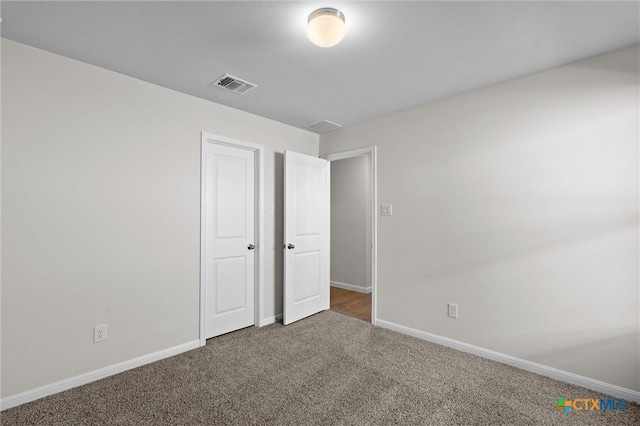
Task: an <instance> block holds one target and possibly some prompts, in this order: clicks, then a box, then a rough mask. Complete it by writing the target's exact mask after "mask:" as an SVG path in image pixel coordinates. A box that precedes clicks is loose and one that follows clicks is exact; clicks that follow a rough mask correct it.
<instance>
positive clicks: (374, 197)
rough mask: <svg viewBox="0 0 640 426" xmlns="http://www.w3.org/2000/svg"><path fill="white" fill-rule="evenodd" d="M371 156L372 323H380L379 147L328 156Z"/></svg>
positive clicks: (332, 159) (329, 157) (335, 158)
mask: <svg viewBox="0 0 640 426" xmlns="http://www.w3.org/2000/svg"><path fill="white" fill-rule="evenodd" d="M367 154H371V192H372V194H371V323H372V324H373V325H376V323H377V322H378V296H377V294H378V293H377V288H378V273H377V271H378V214H377V213H378V208H377V206H378V147H377V146H369V147H366V148H359V149H353V150H351V151H344V152H338V153H335V154H327V155H326V156H325V159H326V160H328V161H330V162H331V161H336V160H344V159H345V158H353V157H360V156H363V155H367Z"/></svg>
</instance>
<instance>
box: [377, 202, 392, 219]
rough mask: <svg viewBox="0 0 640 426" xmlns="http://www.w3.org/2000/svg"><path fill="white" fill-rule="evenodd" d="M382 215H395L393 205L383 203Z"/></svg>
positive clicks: (381, 207)
mask: <svg viewBox="0 0 640 426" xmlns="http://www.w3.org/2000/svg"><path fill="white" fill-rule="evenodd" d="M380 216H393V205H392V204H382V205H381V206H380Z"/></svg>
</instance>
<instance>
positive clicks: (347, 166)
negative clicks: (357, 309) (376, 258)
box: [331, 155, 371, 292]
mask: <svg viewBox="0 0 640 426" xmlns="http://www.w3.org/2000/svg"><path fill="white" fill-rule="evenodd" d="M331 281H332V282H336V281H337V282H338V283H342V284H348V285H352V286H355V287H357V288H359V289H360V291H369V292H370V291H371V157H370V155H366V156H360V157H353V158H346V159H343V160H336V161H332V162H331Z"/></svg>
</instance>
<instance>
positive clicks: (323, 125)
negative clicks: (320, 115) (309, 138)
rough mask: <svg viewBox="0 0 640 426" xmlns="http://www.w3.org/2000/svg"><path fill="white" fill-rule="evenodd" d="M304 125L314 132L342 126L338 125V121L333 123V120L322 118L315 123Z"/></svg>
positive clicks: (324, 131)
mask: <svg viewBox="0 0 640 426" xmlns="http://www.w3.org/2000/svg"><path fill="white" fill-rule="evenodd" d="M304 127H306V128H307V129H310V130H313V131H314V132H316V133H327V132H330V131H332V130H336V129H339V128H341V127H342V126H341V125H339V124H338V123H334V122H333V121H329V120H322V121H318V122H317V123H311V124H307V125H306V126H304Z"/></svg>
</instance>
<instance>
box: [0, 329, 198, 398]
mask: <svg viewBox="0 0 640 426" xmlns="http://www.w3.org/2000/svg"><path fill="white" fill-rule="evenodd" d="M199 347H200V340H193V341H191V342H188V343H183V344H182V345H178V346H174V347H172V348H167V349H163V350H161V351H158V352H153V353H150V354H147V355H142V356H139V357H137V358H133V359H130V360H127V361H122V362H119V363H117V364H113V365H110V366H108V367H104V368H100V369H98V370H94V371H90V372H88V373H84V374H80V375H79V376H75V377H70V378H68V379H64V380H60V381H58V382H54V383H50V384H48V385H44V386H40V387H38V388H35V389H31V390H28V391H24V392H20V393H18V394H15V395H11V396H8V397H6V398H2V400H0V410H6V409H8V408H13V407H17V406H18V405H22V404H25V403H27V402H31V401H35V400H36V399H40V398H44V397H45V396H49V395H53V394H55V393H58V392H62V391H65V390H68V389H71V388H75V387H77V386H82V385H86V384H87V383H91V382H94V381H96V380H100V379H104V378H105V377H109V376H113V375H114V374H118V373H122V372H123V371H127V370H131V369H132V368H136V367H140V366H142V365H145V364H150V363H152V362H156V361H160V360H161V359H164V358H169V357H172V356H174V355H178V354H180V353H182V352H187V351H190V350H192V349H196V348H199Z"/></svg>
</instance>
